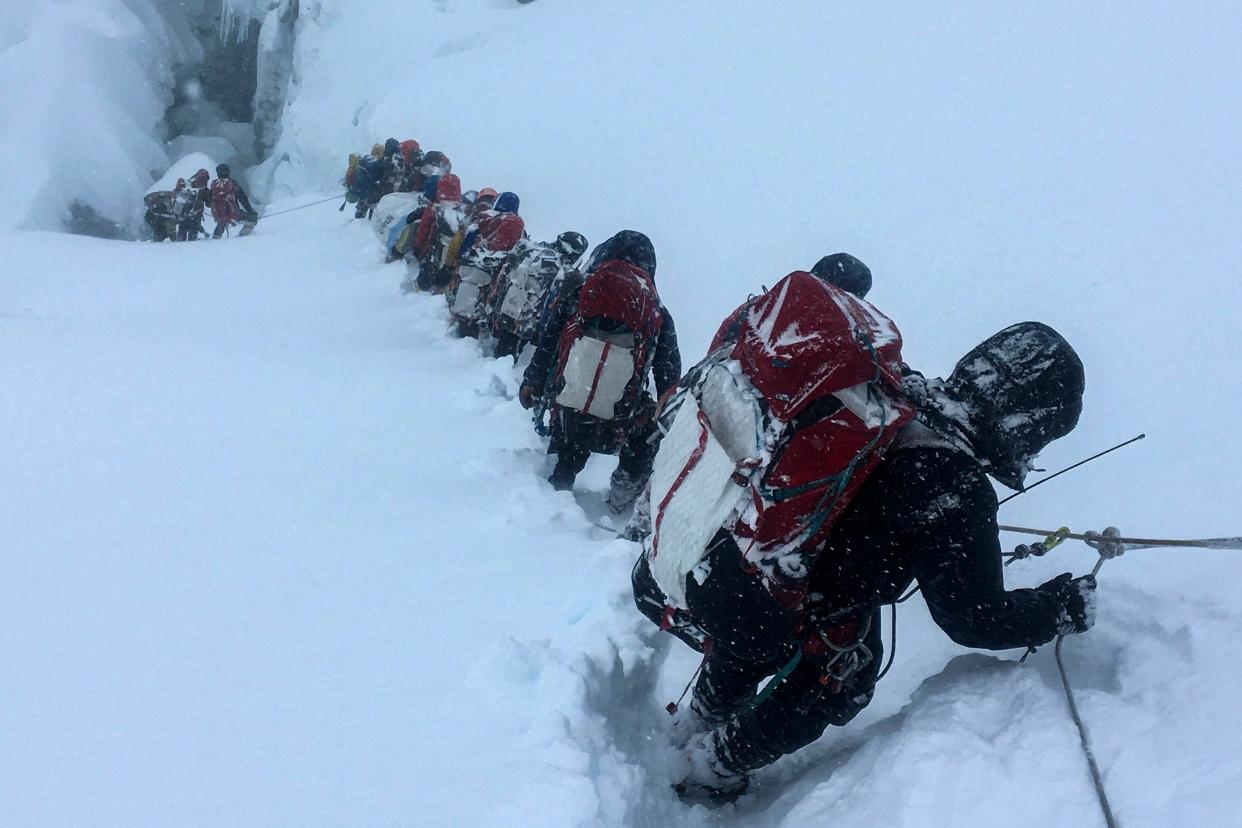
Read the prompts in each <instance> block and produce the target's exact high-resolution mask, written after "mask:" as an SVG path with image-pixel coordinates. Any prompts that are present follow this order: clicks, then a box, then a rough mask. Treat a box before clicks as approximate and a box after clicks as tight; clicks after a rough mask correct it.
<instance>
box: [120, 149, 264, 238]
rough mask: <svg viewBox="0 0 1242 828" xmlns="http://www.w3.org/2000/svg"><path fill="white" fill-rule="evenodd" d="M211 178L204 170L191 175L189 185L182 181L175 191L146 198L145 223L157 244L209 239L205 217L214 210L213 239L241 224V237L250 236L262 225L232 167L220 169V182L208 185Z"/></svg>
mask: <svg viewBox="0 0 1242 828" xmlns="http://www.w3.org/2000/svg"><path fill="white" fill-rule="evenodd" d="M210 178H211V175H210V174H209V173H208V172H207V170H202V169H200V170H199V171H198V172H196V173H194V175H192V176H190V180H189V182H187V181H186V180H185V179H184V178H178V179H177V183H176V185H175V187H174V188H173V189H171V190H157V191H155V192H153V193H148V194H147V195H146V197H145V198H144V203H145V204H146V208H147V210H146V214H145V216H144V220H145V221H146V224H147V227H148V228H150V231H151V238H152V240H154V241H157V242H162V241H164V240H169V241H196V240H197V239H198V237H199V236H206V235H207V231H206V230H204V229H203V217H204V214H205V213H206V211H207V209H208V208H210V210H211V217H212V220H213V221H215V224H216V226H215V229H214V230H213V231H212V233H211V237H212V238H213V239H218V238H220V237H221V236H223V235H224V234H225V233H226V232H227V231H228V229H229V228H230V227H232V226H233V225H235V224H240V225H241V231H240V232H239V233H238V235H239V236H248V235H250V232H251V231H252V230H254V228H255V225H256V224H258V222H259V213H258V211H257V210H255V209H254V207H253V206H252V205H251V204H250V197H249V196H247V195H246V191H245V190H243V189H242V186H241V185H240V184H238V183H237V181H236V180H234V179H233V177H232V174H231V172H230V170H229V165H228V164H220V165H218V166H217V167H216V180H215V181H211V182H210V183H208V181H209V179H210Z"/></svg>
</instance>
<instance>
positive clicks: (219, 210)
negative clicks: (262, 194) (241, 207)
mask: <svg viewBox="0 0 1242 828" xmlns="http://www.w3.org/2000/svg"><path fill="white" fill-rule="evenodd" d="M236 190H237V185H236V184H234V183H233V179H231V178H217V179H216V180H215V181H213V182H211V217H212V218H213V219H215V222H216V224H223V225H224V226H225V227H227V226H229V225H230V224H232V223H233V222H235V221H237V216H238V212H237V193H236Z"/></svg>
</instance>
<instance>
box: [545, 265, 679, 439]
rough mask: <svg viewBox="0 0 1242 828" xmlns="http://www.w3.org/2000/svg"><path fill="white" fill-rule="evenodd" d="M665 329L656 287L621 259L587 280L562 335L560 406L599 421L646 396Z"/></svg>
mask: <svg viewBox="0 0 1242 828" xmlns="http://www.w3.org/2000/svg"><path fill="white" fill-rule="evenodd" d="M663 323H664V316H663V313H662V310H661V306H660V296H659V294H658V293H656V288H655V282H654V281H653V280H652V278H651V276H650V275H649V274H648V273H647V272H646V271H645V270H643V269H642V268H640V267H638V266H637V265H634V264H631V263H629V262H625V261H621V260H619V259H612V260H607V261H604V262H601V263H600V264H599V265H597V266H596V267H595V269H594V270H592V271H591V273H589V274H587V276H586V279H585V280H584V281H583V283H582V288H581V290H580V291H579V293H578V309H577V312H576V313H575V314H574V315H573V317H572V318H571V319H570V321H569V323H568V324H567V325H566V326H565V328H564V330H563V331H562V332H561V339H560V346H559V351H558V359H557V367H556V378H557V385H556V386H554V387H556V389H557V393H556V404H557V405H558V406H561V407H563V408H570V409H573V410H575V411H579V412H581V413H583V414H588V415H590V416H592V417H596V418H598V419H601V420H611V419H614V418H615V417H617V416H618V413H623V412H624V406H622V411H621V412H618V406H619V405H621V404H622V403H623V401H630V402H632V401H633V400H634V399H635V398H637V396H638V394H639V393H640V392H641V391H642V386H643V382H644V380H645V379H646V376H647V369H648V366H649V364H650V362H649V360H650V358H651V349H652V347H653V346H654V344H655V341H656V337H657V336H658V335H659V333H660V328H661V326H662V325H663Z"/></svg>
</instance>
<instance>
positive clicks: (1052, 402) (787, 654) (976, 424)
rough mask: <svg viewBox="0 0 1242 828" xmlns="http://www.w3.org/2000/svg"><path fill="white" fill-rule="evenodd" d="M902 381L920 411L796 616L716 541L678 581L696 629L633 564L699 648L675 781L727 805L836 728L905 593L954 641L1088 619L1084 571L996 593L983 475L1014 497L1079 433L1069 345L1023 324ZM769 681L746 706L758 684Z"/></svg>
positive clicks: (1076, 374) (868, 689) (868, 685)
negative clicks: (942, 370) (1035, 467)
mask: <svg viewBox="0 0 1242 828" xmlns="http://www.w3.org/2000/svg"><path fill="white" fill-rule="evenodd" d="M904 386H905V391H906V393H907V394H908V395H909V396H910V397H911V398H912V399H913V400H914V401H915V402H916V404H917V406H918V416H917V418H916V419H915V420H913V421H912V422H911V423H910V424H909V425H907V426H906V427H905V429H904V430H903V432H902V433H901V434H900V435H899V436H898V438H897V441H896V443H895V444H894V445H893V446H892V447H891V448H890V449H889V452H888V455H887V456H886V457H885V459H884V461H883V462H882V463H881V465H880V466H879V467H878V468H877V469H876V471H875V472H874V473H873V474H872V476H871V477H869V478H868V480H867V482H866V483H865V484H864V485H863V487H862V489H860V490H859V493H858V495H857V496H856V497H855V499H854V500H853V502H851V504H850V506H849V508H848V509H847V510H846V512H845V513H844V514H843V515H842V518H841V520H840V522H839V523H838V524H837V525H836V526H835V527H834V528H833V530H832V533H831V535H830V536H829V538H828V540H827V542H826V544H825V546H824V549H823V551H822V553H821V554H820V555H818V556H817V563H816V566H815V569H814V570H813V572H812V574H811V582H810V592H809V594H808V597H807V599H806V601H805V602H804V604H803V605H802V606H800V607H797V608H796V609H785V608H783V607H781V606H779V605H777V604H775V603H774V602H773V601H771V600H770V599H769V598H768V597H767V596H766V595H763V594H759V593H762V592H763V587H762V586H761V585H759V583H758V581H756V580H755V579H753V578H750V577H748V576H746V575H745V573H744V572H743V571H742V569H741V567H740V566H739V563H738V559H737V555H736V548H735V547H732V546H731V545H729V544H726V543H718V544H717V546H716V548H714V549H712V550H710V551H709V554H708V558H707V560H708V562H709V567H708V568H709V570H710V575H709V576H708V577H707V579H706V581H705V582H704V583H703V584H702V585H698V584H695V585H693V588H694V589H696V590H697V593H696V595H695V596H694V599H695V602H696V604H695V605H696V611H697V612H699V613H700V615H710V616H711V618H710V621H711V624H710V626H711V633H712V634H711V636H710V637H709V636H708V635H707V634H706V632H705V631H704V630H703V629H702V628H701V627H700V626H698V624H699V623H702V624H704V625H708V624H707V622H708V620H709V619H707V618H703V620H702V621H699V622H696V621H695V620H693V619H691V618H690V617H689V616H688V615H687V614H686V613H685V612H684V611H677V612H670V611H668V610H666V609H665V607H664V597H663V595H662V594H660V592H659V589H658V587H656V585H655V582H654V580H653V579H652V577H651V574H650V571H649V569H648V568H647V565H646V558H645V556H644V557H643V558H640V561H639V564H638V566H636V567H635V571H634V589H635V599H636V602H637V604H638V606H639V609H640V610H642V611H643V613H644V614H645V615H647V616H648V617H649V618H651V619H652V620H654V621H656V622H657V623H661V625H662V626H663V627H664V628H665V629H667V630H668V631H670V632H672V633H673V634H675V635H677V636H678V637H679V638H681V639H682V640H684V641H686V642H687V643H689V644H691V646H694V647H696V649H700V650H703V649H707V655H706V656H705V658H704V663H703V670H702V673H701V674H700V676H699V678H698V680H697V682H696V685H695V690H694V696H693V698H692V700H691V702H690V704H689V706H688V708H686V709H684V710H683V711H681V712H679V716H678V720H677V722H676V727H675V730H676V731H677V735H676V740H677V741H678V743H679V744H685V745H686V746H687V754H686V756H687V760H688V762H689V765H690V769H689V772H688V774H687V778H686V781H685V782H684V783H683V785H684V786H685V788H686V789H689V790H692V791H693V790H697V791H700V792H707V793H709V794H713V795H723V796H726V797H728V796H732V795H736V794H738V793H740V792H741V791H742V790H744V789H745V787H746V783H747V778H748V775H749V773H750V772H751V771H753V770H755V769H757V768H760V767H763V766H765V765H768V764H770V763H771V762H773V761H775V760H776V759H777V758H779V757H780V756H782V755H784V754H787V753H792V752H793V751H795V750H798V749H799V748H801V747H803V746H805V745H807V744H809V743H810V742H813V741H814V740H815V739H817V738H819V736H820V734H821V733H823V731H824V729H825V728H826V727H827V726H828V725H830V724H831V725H844V724H846V723H847V722H849V721H850V720H851V719H852V718H853V717H854V716H855V715H856V714H857V713H858V711H860V710H861V709H862V708H863V707H865V706H866V705H867V704H868V703H869V702H870V700H871V696H872V692H873V690H874V686H875V681H876V676H877V674H878V672H879V668H880V660H881V655H882V648H881V640H880V623H879V608H880V607H881V606H883V605H884V604H891V603H893V602H894V601H896V600H897V599H898V597H900V596H901V595H902V594H903V593H904V592H905V591H906V590H907V589H909V588H910V587H911V585H912V584H915V583H917V585H918V586H919V587H920V588H921V591H922V594H923V599H924V600H925V601H926V602H927V606H928V609H929V610H930V612H931V615H932V618H933V619H935V621H936V623H937V624H938V625H939V626H940V627H941V628H942V629H943V630H944V631H945V632H946V633H947V634H948V635H949V636H950V637H951V638H952V639H953V640H954V641H956V642H958V643H959V644H962V645H963V646H967V647H978V648H983V649H991V650H1002V649H1010V648H1019V647H1023V648H1025V647H1034V646H1038V645H1040V644H1044V643H1046V642H1048V641H1050V640H1051V639H1053V638H1054V637H1056V636H1057V635H1058V634H1069V633H1080V632H1085V631H1086V630H1087V629H1089V628H1090V626H1091V624H1092V623H1093V620H1094V618H1093V597H1094V589H1095V581H1094V579H1093V578H1091V576H1086V577H1084V578H1078V579H1072V578H1071V577H1070V575H1069V574H1068V573H1066V574H1064V575H1060V576H1058V577H1057V578H1054V579H1053V580H1051V581H1049V582H1047V583H1045V584H1044V585H1042V586H1040V587H1038V588H1036V589H1017V590H1009V591H1007V590H1006V589H1005V583H1004V578H1003V575H1002V572H1003V570H1002V559H1001V547H1000V543H999V540H998V537H997V523H996V510H997V498H996V494H995V491H994V490H993V488H992V485H991V483H990V481H989V480H988V475H991V476H992V477H995V478H996V479H998V480H999V481H1000V482H1002V483H1004V484H1005V485H1007V486H1010V487H1011V488H1015V489H1019V490H1020V489H1021V488H1022V486H1023V479H1024V477H1025V475H1026V472H1027V470H1028V469H1029V468H1030V461H1031V460H1032V458H1034V457H1035V455H1037V454H1038V453H1039V452H1040V451H1041V450H1042V449H1043V447H1044V446H1045V445H1047V444H1048V443H1049V442H1051V441H1052V440H1054V439H1056V438H1058V437H1061V436H1064V435H1065V434H1067V433H1069V431H1070V430H1072V429H1073V427H1074V425H1075V424H1076V423H1077V421H1078V416H1079V413H1080V411H1081V408H1082V393H1083V386H1084V375H1083V369H1082V363H1081V362H1080V361H1079V359H1078V356H1077V355H1076V354H1075V353H1074V351H1073V349H1072V348H1070V346H1069V344H1068V343H1067V342H1065V340H1064V339H1062V338H1061V337H1060V335H1059V334H1057V333H1056V332H1055V331H1053V330H1052V329H1051V328H1048V327H1046V326H1044V325H1040V324H1038V323H1033V322H1028V323H1022V324H1020V325H1014V326H1011V327H1009V328H1006V329H1005V330H1003V331H1001V332H1000V333H998V334H996V335H995V336H993V337H991V338H989V339H988V340H986V341H985V342H983V343H982V344H981V345H979V346H978V347H976V348H975V349H974V350H972V351H971V352H970V353H969V354H967V355H966V356H965V357H963V358H962V360H961V361H960V362H959V363H958V365H957V367H956V368H955V369H954V371H953V373H952V374H951V375H950V377H949V379H948V380H946V381H940V380H927V379H924V378H923V377H922V376H920V375H918V374H914V373H911V374H910V375H909V376H907V377H906V380H905V383H904ZM730 552H732V554H730ZM688 588H690V585H688ZM705 598H707V599H708V600H709V601H710V603H708V602H707V601H705ZM705 604H706V609H704V606H705ZM713 607H715V608H718V610H719V611H714V610H713ZM782 668H787V671H783V670H782ZM780 672H785V674H784V675H783V677H782V678H780V679H778V680H777V681H776V682H775V683H774V684H773V685H772V689H771V692H770V693H769V692H767V691H765V694H764V696H763V697H762V698H756V696H755V691H756V686H757V685H758V684H759V683H760V682H761V681H763V680H764V679H766V678H767V677H769V676H772V675H774V674H777V673H780Z"/></svg>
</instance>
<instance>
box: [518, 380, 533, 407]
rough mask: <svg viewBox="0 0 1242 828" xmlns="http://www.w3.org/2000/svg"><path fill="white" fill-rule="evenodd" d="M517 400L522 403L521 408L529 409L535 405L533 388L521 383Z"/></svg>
mask: <svg viewBox="0 0 1242 828" xmlns="http://www.w3.org/2000/svg"><path fill="white" fill-rule="evenodd" d="M518 402H519V403H521V404H522V408H525V409H531V408H534V407H535V389H534V388H533V387H532V386H529V385H523V386H522V387H521V388H519V389H518Z"/></svg>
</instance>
